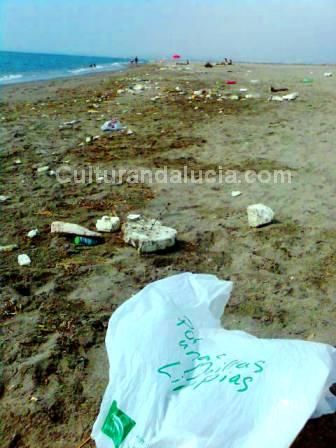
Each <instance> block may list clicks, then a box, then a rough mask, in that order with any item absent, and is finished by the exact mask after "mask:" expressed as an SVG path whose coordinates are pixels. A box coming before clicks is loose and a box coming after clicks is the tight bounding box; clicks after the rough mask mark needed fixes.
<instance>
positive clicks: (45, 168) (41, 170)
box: [37, 166, 49, 174]
mask: <svg viewBox="0 0 336 448" xmlns="http://www.w3.org/2000/svg"><path fill="white" fill-rule="evenodd" d="M47 171H49V166H40V168H37V173H38V174H42V173H46V172H47Z"/></svg>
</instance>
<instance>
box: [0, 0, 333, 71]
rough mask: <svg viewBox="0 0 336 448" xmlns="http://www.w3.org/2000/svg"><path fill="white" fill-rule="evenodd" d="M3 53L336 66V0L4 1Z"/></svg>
mask: <svg viewBox="0 0 336 448" xmlns="http://www.w3.org/2000/svg"><path fill="white" fill-rule="evenodd" d="M0 33H1V39H0V48H1V49H3V50H13V51H15V50H17V51H34V52H51V53H61V54H84V55H101V56H116V57H118V56H126V57H128V56H134V55H138V56H140V57H148V58H151V57H155V58H157V57H165V56H169V55H171V54H172V53H175V52H179V53H181V54H182V55H183V56H185V57H188V58H208V57H209V58H223V57H232V58H233V59H235V60H248V61H256V62H262V61H266V62H307V63H309V62H328V63H336V0H0Z"/></svg>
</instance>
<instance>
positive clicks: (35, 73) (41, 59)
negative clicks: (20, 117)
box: [0, 51, 129, 86]
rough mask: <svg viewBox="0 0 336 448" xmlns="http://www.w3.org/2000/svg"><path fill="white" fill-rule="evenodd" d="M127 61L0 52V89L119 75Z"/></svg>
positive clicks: (121, 59) (96, 57) (107, 58)
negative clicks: (89, 76)
mask: <svg viewBox="0 0 336 448" xmlns="http://www.w3.org/2000/svg"><path fill="white" fill-rule="evenodd" d="M128 64H129V59H123V58H112V57H110V58H109V57H98V56H69V55H61V54H42V53H18V52H9V51H0V86H1V85H6V84H16V83H22V82H31V81H41V80H50V79H58V78H66V77H73V76H83V75H89V74H93V73H100V72H106V71H120V70H123V69H125V68H126V67H127V66H128Z"/></svg>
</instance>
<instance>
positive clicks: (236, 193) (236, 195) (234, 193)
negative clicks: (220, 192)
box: [231, 191, 242, 198]
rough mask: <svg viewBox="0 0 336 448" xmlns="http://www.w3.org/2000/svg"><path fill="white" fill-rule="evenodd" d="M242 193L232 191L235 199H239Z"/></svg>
mask: <svg viewBox="0 0 336 448" xmlns="http://www.w3.org/2000/svg"><path fill="white" fill-rule="evenodd" d="M241 195H242V192H241V191H232V193H231V196H232V197H233V198H237V197H238V196H241Z"/></svg>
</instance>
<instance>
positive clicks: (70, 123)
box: [59, 120, 81, 129]
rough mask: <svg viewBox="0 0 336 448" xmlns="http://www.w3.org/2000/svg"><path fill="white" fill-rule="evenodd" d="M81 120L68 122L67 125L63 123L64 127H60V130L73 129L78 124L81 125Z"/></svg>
mask: <svg viewBox="0 0 336 448" xmlns="http://www.w3.org/2000/svg"><path fill="white" fill-rule="evenodd" d="M80 122H81V120H71V121H66V122H65V123H63V124H62V125H60V126H59V128H60V129H65V128H73V127H74V126H75V125H76V124H78V123H80Z"/></svg>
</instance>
